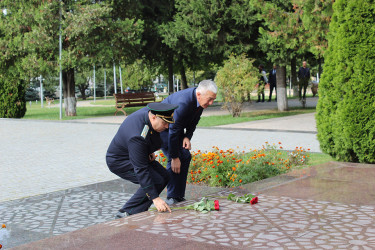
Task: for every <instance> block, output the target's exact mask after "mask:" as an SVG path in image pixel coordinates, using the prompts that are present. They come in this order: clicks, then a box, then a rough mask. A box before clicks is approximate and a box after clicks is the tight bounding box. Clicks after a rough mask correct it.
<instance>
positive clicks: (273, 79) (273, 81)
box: [268, 69, 276, 86]
mask: <svg viewBox="0 0 375 250" xmlns="http://www.w3.org/2000/svg"><path fill="white" fill-rule="evenodd" d="M268 80H269V83H270V85H274V86H276V70H275V74H274V73H273V69H271V71H270V75H269V77H268Z"/></svg>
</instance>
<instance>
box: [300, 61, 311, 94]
mask: <svg viewBox="0 0 375 250" xmlns="http://www.w3.org/2000/svg"><path fill="white" fill-rule="evenodd" d="M310 76H311V75H310V69H309V68H308V67H307V63H306V61H303V63H302V67H300V68H299V70H298V80H299V81H298V83H299V84H298V85H299V92H298V96H299V100H300V101H301V100H305V98H306V89H307V85H308V84H309V80H310ZM302 88H303V95H302V93H301V92H302Z"/></svg>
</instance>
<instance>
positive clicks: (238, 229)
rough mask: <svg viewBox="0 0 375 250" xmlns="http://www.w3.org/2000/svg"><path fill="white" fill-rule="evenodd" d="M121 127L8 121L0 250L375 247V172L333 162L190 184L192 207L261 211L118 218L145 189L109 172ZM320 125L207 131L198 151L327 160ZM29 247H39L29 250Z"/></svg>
mask: <svg viewBox="0 0 375 250" xmlns="http://www.w3.org/2000/svg"><path fill="white" fill-rule="evenodd" d="M307 103H308V104H309V101H308V102H307ZM310 103H313V101H311V102H310ZM315 104H316V102H315ZM266 105H270V106H269V107H267V106H266ZM272 105H273V106H272ZM254 106H255V104H254ZM275 106H276V104H275V103H264V104H259V105H257V106H256V108H257V109H258V110H260V109H262V108H264V109H267V108H271V107H275ZM205 112H206V111H205ZM207 112H215V108H214V109H211V110H207ZM216 112H222V111H220V110H216ZM104 119H107V120H105V121H104ZM115 119H118V118H115ZM122 119H123V118H122ZM120 122H121V121H120ZM120 122H118V121H113V120H112V121H111V122H109V121H108V118H103V120H101V121H98V120H95V121H93V120H85V121H79V122H50V121H30V120H12V119H0V124H1V126H0V135H1V136H0V152H1V157H0V173H1V175H0V183H1V191H0V223H5V224H7V228H6V229H5V230H4V229H2V230H0V244H2V245H3V246H4V248H5V249H7V248H11V247H16V246H18V248H19V249H123V248H130V249H148V248H152V249H195V248H196V249H211V248H215V249H236V248H238V249H244V248H247V249H250V248H251V249H253V248H260V249H285V248H288V249H303V248H310V249H321V248H325V249H333V248H335V249H348V248H351V249H372V248H375V228H374V227H373V226H372V225H373V224H374V219H375V213H374V207H375V202H374V199H373V198H374V196H375V193H374V190H375V188H374V184H373V179H374V177H375V168H374V166H373V165H363V164H357V165H356V164H345V163H331V164H327V165H325V166H319V167H314V168H311V169H308V170H300V171H295V172H292V173H289V174H288V175H284V176H280V177H277V178H271V179H267V180H264V181H261V182H257V183H253V184H249V185H245V186H243V187H242V188H239V189H225V190H222V189H217V188H208V187H202V186H196V185H189V186H188V192H187V198H188V199H189V200H188V201H187V202H186V203H185V204H189V203H192V202H194V201H195V200H197V199H199V198H200V197H202V196H207V195H210V196H212V197H218V196H223V195H227V194H228V192H234V193H236V194H240V193H247V192H253V193H258V194H259V198H260V203H259V204H257V205H254V206H250V205H243V204H237V203H232V202H229V201H226V200H224V199H220V203H221V211H219V212H212V213H208V214H200V213H197V212H195V211H183V210H175V211H173V213H172V214H159V213H156V212H146V213H142V214H139V215H136V216H131V217H129V218H125V219H120V220H113V213H114V209H116V208H118V207H120V206H121V205H122V204H123V203H124V202H125V201H126V200H127V199H128V198H129V197H130V196H131V194H132V193H133V192H134V190H135V189H136V188H137V186H136V185H133V184H129V183H128V182H126V181H122V180H120V179H118V178H116V176H115V175H113V174H111V173H110V172H109V171H108V170H107V168H106V165H105V161H104V155H105V151H106V149H107V147H108V144H109V142H110V140H111V139H112V137H113V136H114V134H115V132H116V131H117V129H118V125H119V123H120ZM295 124H300V126H297V127H293V125H295ZM313 124H315V122H314V115H313V114H311V115H310V114H308V115H300V116H295V117H288V118H276V119H269V120H267V121H258V122H250V123H242V125H241V126H240V127H234V126H232V127H221V128H204V129H203V128H202V129H197V131H196V133H195V136H194V138H193V141H192V143H193V145H194V147H195V149H196V150H197V149H202V150H210V149H211V147H212V146H213V145H215V146H219V147H220V148H223V149H225V148H235V149H236V148H237V146H238V147H239V149H241V150H242V148H243V147H246V148H247V149H249V148H258V147H260V145H262V144H264V142H265V141H268V142H269V143H278V142H279V141H280V142H282V143H283V146H284V149H294V148H295V147H296V146H298V147H299V146H303V147H305V148H310V149H311V151H314V152H320V150H319V143H318V142H317V140H316V129H315V126H314V125H313ZM236 126H237V125H236ZM301 127H303V129H301ZM208 134H209V136H208ZM162 197H165V193H163V194H162ZM93 235H94V237H93ZM52 236H55V237H52ZM51 237H52V238H51ZM38 240H42V241H38ZM29 242H34V243H31V244H29V245H22V244H25V243H29Z"/></svg>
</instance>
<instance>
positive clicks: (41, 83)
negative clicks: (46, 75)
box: [39, 75, 43, 108]
mask: <svg viewBox="0 0 375 250" xmlns="http://www.w3.org/2000/svg"><path fill="white" fill-rule="evenodd" d="M39 82H40V106H41V107H42V108H43V82H42V75H40V77H39Z"/></svg>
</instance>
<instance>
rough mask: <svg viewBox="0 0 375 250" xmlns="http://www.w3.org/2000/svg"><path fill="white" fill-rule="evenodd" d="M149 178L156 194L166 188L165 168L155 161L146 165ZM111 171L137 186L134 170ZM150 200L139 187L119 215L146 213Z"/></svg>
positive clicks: (166, 176) (166, 175) (150, 203)
mask: <svg viewBox="0 0 375 250" xmlns="http://www.w3.org/2000/svg"><path fill="white" fill-rule="evenodd" d="M148 169H149V171H150V177H151V179H152V182H153V183H154V185H155V188H156V190H157V192H158V193H159V194H160V193H161V192H162V191H163V190H164V188H165V187H166V186H167V183H168V180H169V177H168V173H167V171H166V170H165V168H164V167H163V166H162V165H161V164H160V163H159V162H157V161H152V162H150V163H149V165H148ZM111 171H112V172H113V173H114V174H116V175H118V176H120V177H121V178H122V179H125V180H128V181H131V182H132V183H135V184H139V181H138V179H137V176H136V174H135V173H134V170H133V169H132V170H125V171H124V170H123V169H121V168H119V169H111ZM152 203H153V202H152V200H149V199H148V198H147V196H146V192H145V191H144V190H143V188H142V187H140V188H139V189H138V190H137V191H136V192H135V194H134V195H133V196H132V197H131V198H130V199H129V200H128V201H127V202H126V203H125V205H124V206H123V207H122V208H121V209H119V211H120V212H121V213H124V212H127V213H128V214H137V213H141V212H144V211H147V210H148V209H149V208H150V206H151V205H152Z"/></svg>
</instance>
